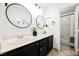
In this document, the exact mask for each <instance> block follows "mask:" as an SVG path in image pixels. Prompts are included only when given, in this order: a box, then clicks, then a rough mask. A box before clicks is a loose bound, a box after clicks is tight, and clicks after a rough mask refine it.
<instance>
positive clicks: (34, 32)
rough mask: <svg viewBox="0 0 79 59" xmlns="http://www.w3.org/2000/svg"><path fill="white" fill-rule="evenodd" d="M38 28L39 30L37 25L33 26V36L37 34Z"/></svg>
mask: <svg viewBox="0 0 79 59" xmlns="http://www.w3.org/2000/svg"><path fill="white" fill-rule="evenodd" d="M36 30H37V28H36V27H33V28H32V31H33V36H37V31H36Z"/></svg>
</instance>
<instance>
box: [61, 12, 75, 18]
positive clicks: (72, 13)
mask: <svg viewBox="0 0 79 59" xmlns="http://www.w3.org/2000/svg"><path fill="white" fill-rule="evenodd" d="M73 14H74V13H70V14H66V15H62V16H60V17H64V16H69V15H73Z"/></svg>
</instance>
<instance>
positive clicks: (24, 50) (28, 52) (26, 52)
mask: <svg viewBox="0 0 79 59" xmlns="http://www.w3.org/2000/svg"><path fill="white" fill-rule="evenodd" d="M2 55H4V56H36V55H37V45H36V42H34V43H31V44H29V45H26V46H23V47H20V48H17V49H15V50H12V51H9V52H6V53H4V54H2Z"/></svg>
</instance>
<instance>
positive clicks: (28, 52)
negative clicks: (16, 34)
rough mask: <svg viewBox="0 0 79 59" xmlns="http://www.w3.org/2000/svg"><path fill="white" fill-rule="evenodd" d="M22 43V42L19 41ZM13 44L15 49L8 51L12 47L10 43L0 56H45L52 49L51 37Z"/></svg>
mask: <svg viewBox="0 0 79 59" xmlns="http://www.w3.org/2000/svg"><path fill="white" fill-rule="evenodd" d="M21 42H22V41H21ZM21 42H20V44H18V42H17V44H15V45H16V46H15V48H12V49H11V50H8V49H9V48H8V47H10V46H11V47H14V46H12V45H11V44H10V43H9V44H10V46H7V45H6V48H4V49H5V50H4V49H3V50H4V51H2V53H1V56H45V55H47V54H48V53H49V51H50V50H51V49H52V48H53V35H50V36H48V37H45V38H42V39H39V40H36V41H33V42H32V41H28V42H26V41H24V42H25V43H21Z"/></svg>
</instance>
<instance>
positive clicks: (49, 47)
mask: <svg viewBox="0 0 79 59" xmlns="http://www.w3.org/2000/svg"><path fill="white" fill-rule="evenodd" d="M48 42H49V44H48V50H49V51H50V50H51V49H52V48H53V36H50V37H49V38H48Z"/></svg>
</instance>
